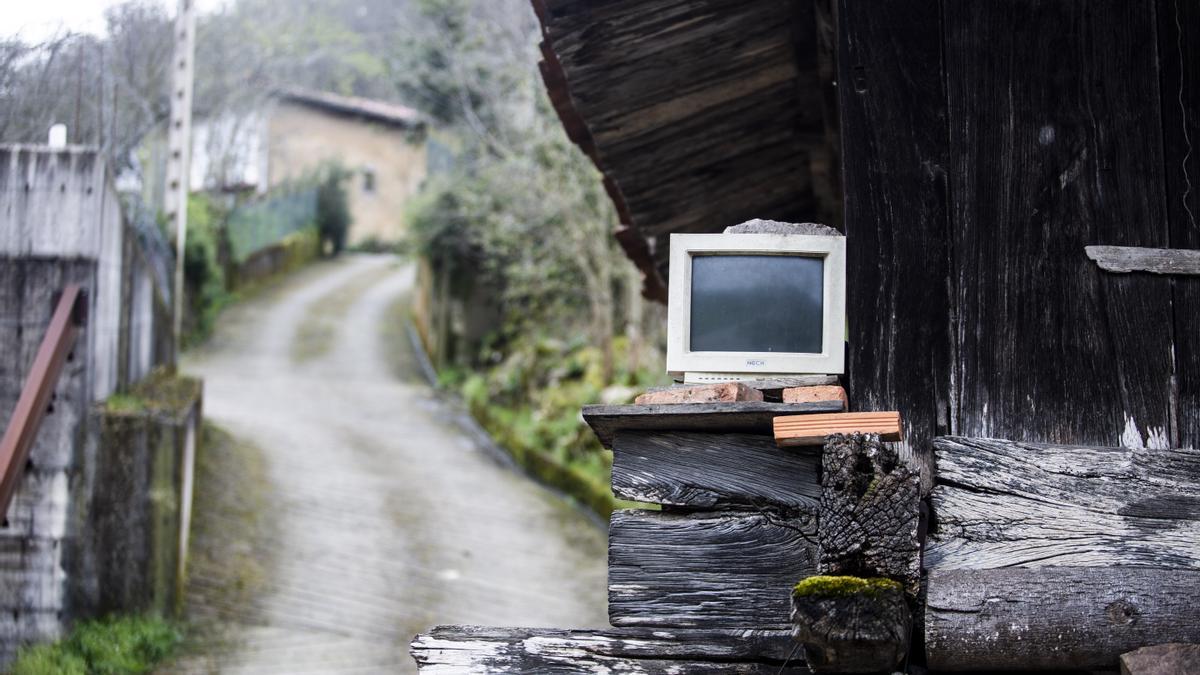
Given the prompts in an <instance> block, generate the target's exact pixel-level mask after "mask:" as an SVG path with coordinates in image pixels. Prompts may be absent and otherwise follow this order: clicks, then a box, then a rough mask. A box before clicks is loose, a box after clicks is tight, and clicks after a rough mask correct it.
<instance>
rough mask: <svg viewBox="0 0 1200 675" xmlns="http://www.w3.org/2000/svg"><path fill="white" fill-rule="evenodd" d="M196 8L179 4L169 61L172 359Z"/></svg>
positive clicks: (183, 0) (179, 327)
mask: <svg viewBox="0 0 1200 675" xmlns="http://www.w3.org/2000/svg"><path fill="white" fill-rule="evenodd" d="M195 57H196V5H195V2H194V0H179V10H178V13H177V15H176V16H175V54H174V58H173V59H172V61H171V119H170V121H169V122H168V124H169V126H168V129H167V152H168V155H167V189H166V190H164V191H163V192H164V194H163V202H164V203H163V212H164V213H166V214H167V220H168V222H172V223H174V224H175V291H174V293H172V296H173V297H172V300H173V301H174V302H173V304H174V305H175V308H174V309H175V315H174V320H175V323H174V332H173V335H174V337H175V356H176V361H178V356H179V350H180V341H181V338H182V333H183V257H184V248H185V246H186V244H187V203H188V179H189V177H190V175H191V167H192V85H193V82H194V79H195V74H196V69H195Z"/></svg>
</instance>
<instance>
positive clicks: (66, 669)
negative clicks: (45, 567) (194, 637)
mask: <svg viewBox="0 0 1200 675" xmlns="http://www.w3.org/2000/svg"><path fill="white" fill-rule="evenodd" d="M181 638H182V636H181V635H180V633H179V631H178V630H176V629H175V628H174V627H173V626H172V625H171V624H169V623H167V622H166V621H164V620H162V619H160V618H157V617H149V616H145V617H144V616H121V617H109V618H106V619H100V620H95V621H86V622H84V623H81V624H79V625H78V626H76V628H75V630H74V631H72V633H71V634H70V635H69V636H67V637H66V638H65V639H63V640H60V641H59V642H56V643H53V644H47V645H38V646H36V647H27V648H24V649H22V650H21V651H20V652H19V653H18V654H17V660H16V662H15V663H14V664H13V667H12V673H13V675H49V674H51V673H54V674H58V673H66V674H68V675H75V674H76V673H78V674H80V675H83V674H85V673H86V674H89V675H126V674H133V673H147V672H150V671H151V670H153V669H154V667H155V666H156V665H158V664H159V663H161V662H162V661H163V660H164V659H166V658H167V657H168V656H170V655H171V652H172V651H173V650H174V649H175V647H176V646H177V645H178V644H179V641H180V639H181Z"/></svg>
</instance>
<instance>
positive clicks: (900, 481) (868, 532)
mask: <svg viewBox="0 0 1200 675" xmlns="http://www.w3.org/2000/svg"><path fill="white" fill-rule="evenodd" d="M821 465H822V466H821V469H822V470H821V510H820V512H819V513H818V520H817V522H818V524H819V527H818V530H817V545H818V556H819V557H818V561H817V569H818V571H819V572H820V573H821V574H830V575H845V576H855V577H887V578H889V579H894V580H896V581H898V582H900V583H901V584H903V585H904V586H905V588H906V589H907V590H908V591H909V592H910V593H913V594H915V593H916V592H917V589H918V587H919V586H920V582H921V542H920V541H919V539H918V525H919V521H920V500H921V495H920V480H919V478H918V476H917V473H916V472H915V471H913V470H912V469H910V468H909V467H907V466H903V465H901V464H899V458H898V457H897V455H896V451H895V450H894V449H893V448H891V447H888V446H887V445H884V444H883V443H881V442H880V440H879V436H878V435H876V434H850V435H843V434H837V435H835V436H831V437H830V438H829V441H828V442H827V443H826V444H825V451H824V453H822V457H821Z"/></svg>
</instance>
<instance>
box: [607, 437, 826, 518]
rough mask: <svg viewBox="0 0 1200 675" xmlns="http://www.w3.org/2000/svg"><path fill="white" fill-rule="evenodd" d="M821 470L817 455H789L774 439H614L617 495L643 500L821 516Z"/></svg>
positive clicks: (691, 505) (614, 483)
mask: <svg viewBox="0 0 1200 675" xmlns="http://www.w3.org/2000/svg"><path fill="white" fill-rule="evenodd" d="M819 470H820V457H819V456H818V455H817V454H816V453H800V452H792V451H788V450H782V449H780V448H779V447H778V446H776V445H775V440H774V439H773V438H772V437H770V436H752V435H746V434H703V433H693V432H671V431H668V432H647V431H622V432H619V433H618V434H617V436H616V439H615V440H614V441H613V468H612V486H613V493H614V494H615V495H616V496H617V497H620V498H621V499H628V500H631V501H637V502H647V503H653V504H663V505H667V506H679V507H688V508H706V509H707V508H726V507H743V508H744V507H752V506H763V507H767V508H773V509H778V510H781V511H785V512H797V513H798V512H801V511H804V512H808V513H812V514H815V513H816V509H817V504H818V499H819V498H820V496H821V483H820V480H819V478H818V474H819Z"/></svg>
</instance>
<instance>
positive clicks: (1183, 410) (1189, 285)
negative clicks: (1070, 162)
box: [1155, 0, 1200, 448]
mask: <svg viewBox="0 0 1200 675" xmlns="http://www.w3.org/2000/svg"><path fill="white" fill-rule="evenodd" d="M1155 4H1156V9H1157V11H1156V12H1155V14H1156V15H1157V17H1158V67H1159V75H1160V80H1159V81H1160V83H1161V84H1160V95H1161V97H1162V106H1161V108H1162V143H1163V148H1164V153H1163V163H1164V167H1165V168H1164V171H1165V175H1166V182H1165V187H1166V197H1167V208H1166V216H1167V226H1168V228H1169V233H1170V237H1169V240H1170V245H1171V246H1172V247H1174V248H1184V249H1200V3H1195V2H1185V1H1184V0H1156V3H1155ZM1170 284H1171V300H1172V307H1173V309H1174V316H1173V321H1174V326H1173V328H1174V330H1173V331H1172V334H1171V335H1172V338H1173V339H1174V357H1175V373H1174V375H1175V377H1174V379H1173V380H1172V382H1171V393H1172V400H1171V403H1172V413H1173V414H1172V419H1171V422H1172V424H1171V425H1170V426H1169V436H1170V441H1171V445H1172V446H1173V447H1177V448H1196V447H1200V278H1196V277H1172V278H1171V280H1170Z"/></svg>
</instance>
